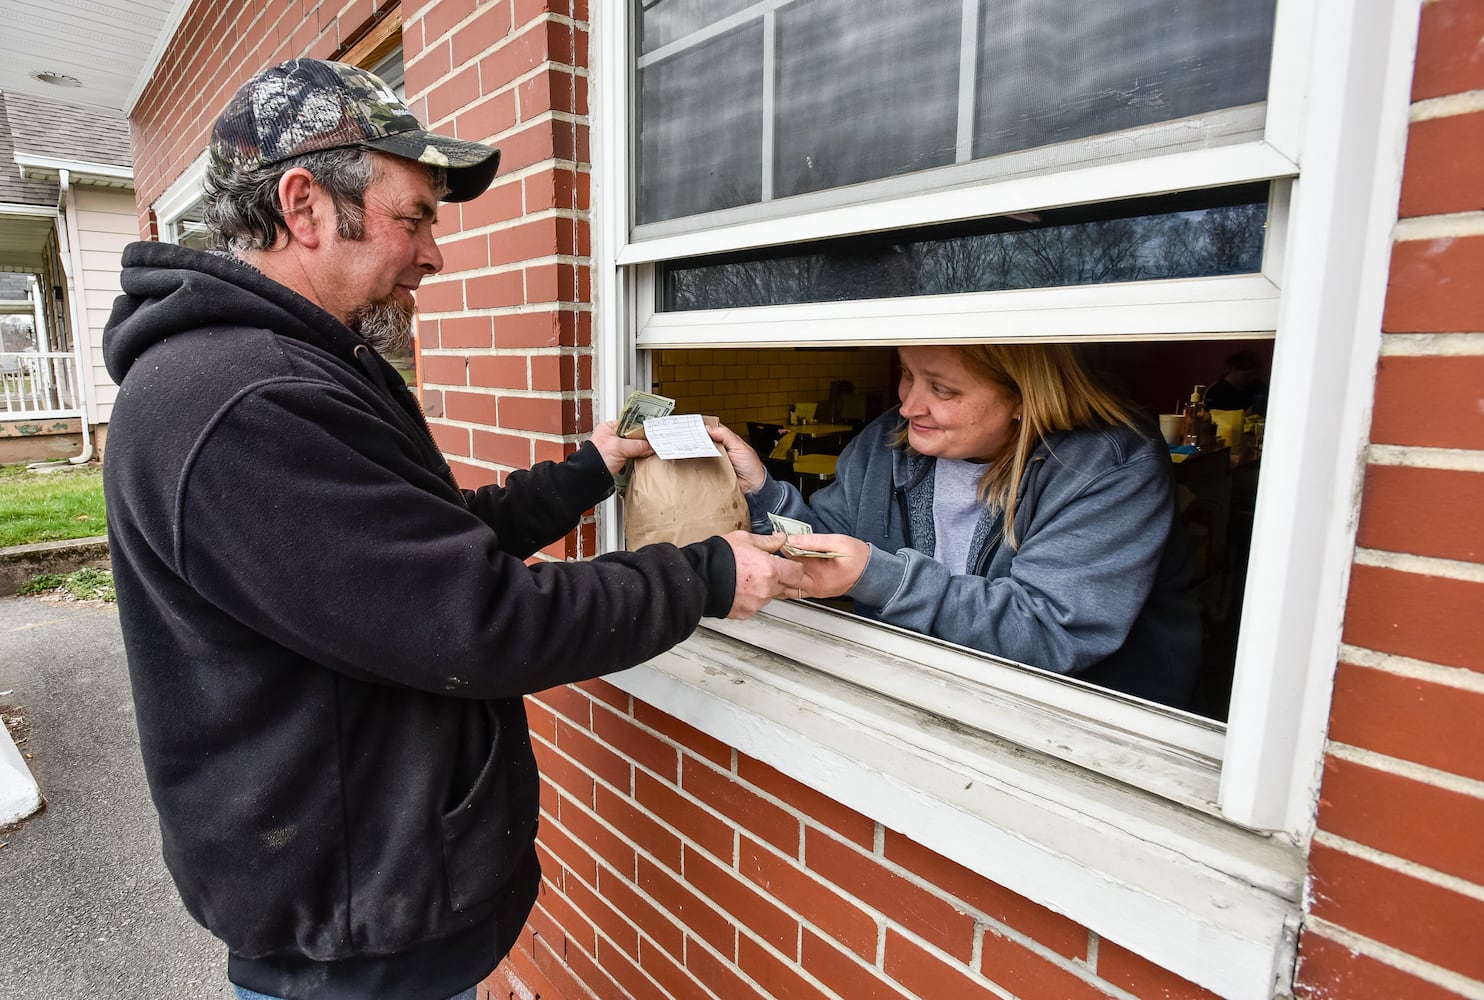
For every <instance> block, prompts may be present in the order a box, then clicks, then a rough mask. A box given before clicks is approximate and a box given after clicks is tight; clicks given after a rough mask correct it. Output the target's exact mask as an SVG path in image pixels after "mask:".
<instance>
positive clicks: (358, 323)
mask: <svg viewBox="0 0 1484 1000" xmlns="http://www.w3.org/2000/svg"><path fill="white" fill-rule="evenodd" d="M349 326H350V328H351V329H352V330H354V331H355V332H356V333H359V334H360V335H361V339H362V340H364V341H365V342H366V343H368V344H370V345H371V347H372V349H373V350H375V351H376V353H377V354H380V355H381V356H382V357H384V358H386V357H391V356H392V355H394V354H402V353H405V352H407V351H410V350H411V349H412V310H411V309H408V308H407V307H406V306H404V305H402V303H401V302H399V301H398V300H397V298H396V297H395V296H388V297H387V298H384V299H382V300H381V301H379V302H372V303H369V304H368V305H364V306H360V307H359V308H357V309H356V310H355V311H354V312H352V313H351V314H350V323H349Z"/></svg>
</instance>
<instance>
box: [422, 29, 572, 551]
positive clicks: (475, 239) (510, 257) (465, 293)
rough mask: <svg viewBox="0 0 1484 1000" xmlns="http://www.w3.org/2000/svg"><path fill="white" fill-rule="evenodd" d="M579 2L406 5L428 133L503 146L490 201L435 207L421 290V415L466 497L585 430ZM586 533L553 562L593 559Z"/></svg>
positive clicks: (554, 453)
mask: <svg viewBox="0 0 1484 1000" xmlns="http://www.w3.org/2000/svg"><path fill="white" fill-rule="evenodd" d="M586 19H587V7H586V3H585V2H584V0H550V2H542V0H494V2H481V3H476V2H475V0H442V2H438V3H423V4H416V5H414V4H410V3H409V4H404V5H403V31H402V39H403V47H404V51H405V54H406V59H407V91H408V95H409V97H415V100H414V105H413V109H414V110H415V111H417V112H418V113H419V116H420V117H421V118H423V120H424V121H427V122H428V123H429V125H430V127H432V128H435V129H439V130H441V131H447V132H452V133H453V134H455V135H458V136H459V137H460V138H465V139H474V140H477V141H480V142H490V143H493V144H495V145H498V146H499V147H500V150H501V160H500V174H499V177H498V178H497V180H496V182H495V184H494V186H493V187H492V188H491V189H490V191H489V192H488V193H486V194H485V195H484V196H483V197H481V198H479V199H477V200H475V201H473V202H471V203H469V204H466V205H463V206H458V205H447V206H445V207H444V211H443V219H442V225H441V226H440V229H441V230H442V233H443V235H442V240H441V243H442V247H443V253H444V257H445V270H444V273H443V274H442V275H440V276H438V277H436V278H434V279H432V280H430V281H428V282H425V283H424V285H423V290H422V291H421V292H420V294H419V296H418V305H419V310H420V316H421V318H420V321H419V327H418V331H419V332H418V336H419V345H420V348H421V353H420V362H421V374H422V383H423V388H422V397H423V405H424V407H425V409H426V410H427V412H428V415H429V417H430V418H431V422H432V425H433V432H434V435H435V437H436V438H437V439H438V443H439V445H440V446H441V447H442V448H443V450H444V452H445V454H447V455H448V457H449V461H450V464H451V465H452V466H453V468H454V471H455V473H456V474H457V475H458V477H459V479H460V481H461V482H462V483H463V484H464V485H466V486H471V487H473V486H479V485H483V484H486V483H492V482H499V481H501V479H502V478H503V476H504V474H505V473H506V472H508V471H509V470H511V469H523V468H526V467H527V466H529V465H530V464H531V463H533V462H538V461H541V460H544V459H560V458H562V457H563V456H564V455H565V454H567V453H568V452H570V451H571V450H572V448H573V447H574V444H575V442H576V441H577V440H578V439H579V436H580V435H583V434H585V433H586V432H588V431H590V430H591V429H592V385H593V380H592V373H593V357H592V310H591V300H592V296H591V286H590V279H591V274H592V270H591V254H592V248H591V242H592V240H591V228H590V206H589V203H588V192H589V184H588V181H589V167H588V164H589V161H590V160H591V154H590V152H589V150H588V125H587V111H588V109H587V70H586V63H587V23H586ZM596 544H597V538H596V533H595V529H594V527H593V525H592V524H591V523H587V524H584V525H583V527H582V529H581V530H580V531H579V532H578V533H577V534H576V535H575V536H573V537H571V538H568V539H565V540H563V541H562V542H558V543H556V544H555V545H552V546H550V547H549V548H548V549H547V550H546V553H545V554H546V555H548V556H552V557H556V558H564V557H577V556H584V555H592V554H593V553H595V552H596V551H597V548H596Z"/></svg>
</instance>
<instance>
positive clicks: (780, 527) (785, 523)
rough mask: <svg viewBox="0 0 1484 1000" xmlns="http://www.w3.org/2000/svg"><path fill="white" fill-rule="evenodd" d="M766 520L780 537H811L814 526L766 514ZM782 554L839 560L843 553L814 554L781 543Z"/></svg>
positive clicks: (812, 551) (809, 550) (778, 515)
mask: <svg viewBox="0 0 1484 1000" xmlns="http://www.w3.org/2000/svg"><path fill="white" fill-rule="evenodd" d="M768 520H769V521H771V522H773V530H774V531H775V532H777V533H778V534H781V535H812V534H814V526H813V525H812V524H809V523H808V522H805V521H797V520H794V519H793V518H791V517H784V516H783V515H782V514H774V513H773V512H772V511H769V512H768ZM783 554H784V555H788V556H801V557H803V558H805V559H839V558H840V557H841V556H843V555H844V554H845V553H843V552H816V551H814V550H813V549H801V548H799V547H798V546H797V545H790V544H789V543H787V542H784V543H783Z"/></svg>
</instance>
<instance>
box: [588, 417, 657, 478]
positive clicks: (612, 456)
mask: <svg viewBox="0 0 1484 1000" xmlns="http://www.w3.org/2000/svg"><path fill="white" fill-rule="evenodd" d="M592 442H593V444H594V445H595V446H596V447H597V449H598V453H599V454H600V455H602V456H603V464H604V465H606V466H608V473H609V475H613V476H616V475H618V473H619V471H620V470H621V469H622V468H623V467H624V463H625V462H627V461H628V460H629V459H631V458H643V457H645V456H646V455H653V454H654V449H653V448H651V447H650V446H649V442H648V441H646V440H644V439H643V438H621V437H619V436H618V421H616V420H609V421H606V422H604V423H601V424H599V425H598V426H596V427H594V428H593V437H592Z"/></svg>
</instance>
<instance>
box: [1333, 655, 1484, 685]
mask: <svg viewBox="0 0 1484 1000" xmlns="http://www.w3.org/2000/svg"><path fill="white" fill-rule="evenodd" d="M1340 659H1342V660H1344V661H1345V662H1346V663H1350V664H1352V665H1354V666H1357V667H1364V668H1366V669H1368V670H1379V671H1381V672H1382V673H1387V674H1391V675H1393V676H1396V677H1406V678H1408V679H1409V680H1418V681H1426V682H1428V683H1430V684H1440V685H1442V686H1444V687H1451V688H1457V689H1458V690H1460V691H1467V692H1469V693H1471V694H1484V674H1481V673H1479V672H1478V671H1477V670H1470V669H1468V668H1467V667H1450V666H1447V665H1445V664H1441V663H1429V662H1428V661H1426V660H1415V659H1412V658H1410V657H1406V656H1397V655H1395V654H1394V653H1380V652H1377V651H1375V650H1372V649H1365V648H1363V647H1361V646H1351V645H1348V644H1346V645H1342V646H1341V647H1340Z"/></svg>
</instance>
